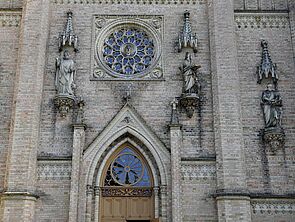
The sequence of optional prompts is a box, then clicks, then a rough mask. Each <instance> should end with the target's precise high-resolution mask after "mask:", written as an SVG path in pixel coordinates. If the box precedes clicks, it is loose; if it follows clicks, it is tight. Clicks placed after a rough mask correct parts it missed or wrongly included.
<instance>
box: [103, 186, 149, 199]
mask: <svg viewBox="0 0 295 222" xmlns="http://www.w3.org/2000/svg"><path fill="white" fill-rule="evenodd" d="M101 192H102V196H103V197H132V196H135V197H150V196H152V194H153V190H152V188H146V187H143V188H140V187H136V188H135V187H103V188H101Z"/></svg>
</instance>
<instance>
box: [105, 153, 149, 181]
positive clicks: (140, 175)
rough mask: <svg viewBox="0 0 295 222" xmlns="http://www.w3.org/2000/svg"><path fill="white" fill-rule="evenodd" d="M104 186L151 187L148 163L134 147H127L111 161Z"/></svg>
mask: <svg viewBox="0 0 295 222" xmlns="http://www.w3.org/2000/svg"><path fill="white" fill-rule="evenodd" d="M104 186H107V187H109V186H125V187H150V186H151V178H150V175H149V171H148V168H147V165H146V164H145V162H144V161H143V159H142V158H141V157H140V156H139V155H138V154H137V153H136V152H135V151H134V150H133V149H131V148H129V147H126V148H124V149H123V150H121V151H120V152H119V153H118V154H117V155H116V156H115V158H114V159H113V160H112V162H111V163H110V165H109V167H108V169H107V171H106V176H105V180H104Z"/></svg>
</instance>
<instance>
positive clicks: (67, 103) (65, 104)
mask: <svg viewBox="0 0 295 222" xmlns="http://www.w3.org/2000/svg"><path fill="white" fill-rule="evenodd" d="M54 104H55V106H56V107H57V108H58V110H59V113H60V115H61V117H65V116H67V114H68V112H69V111H70V109H71V108H72V107H73V106H74V104H75V97H74V96H70V95H57V96H56V97H55V98H54Z"/></svg>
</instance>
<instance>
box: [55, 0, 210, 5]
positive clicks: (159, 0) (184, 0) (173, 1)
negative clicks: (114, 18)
mask: <svg viewBox="0 0 295 222" xmlns="http://www.w3.org/2000/svg"><path fill="white" fill-rule="evenodd" d="M52 2H53V3H55V4H110V5H113V4H130V5H132V4H135V5H144V4H150V5H180V4H181V5H196V4H205V3H206V2H207V1H206V0H52Z"/></svg>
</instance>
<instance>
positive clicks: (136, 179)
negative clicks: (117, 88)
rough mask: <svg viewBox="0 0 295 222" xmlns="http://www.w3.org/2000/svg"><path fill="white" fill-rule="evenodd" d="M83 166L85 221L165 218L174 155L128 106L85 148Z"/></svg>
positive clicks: (107, 221) (105, 221) (153, 219)
mask: <svg viewBox="0 0 295 222" xmlns="http://www.w3.org/2000/svg"><path fill="white" fill-rule="evenodd" d="M83 166H84V167H83V168H84V169H85V171H84V172H85V177H84V179H85V182H86V184H85V187H87V188H88V192H87V191H86V192H85V193H86V196H85V198H86V206H85V207H86V208H85V211H86V213H85V217H86V221H94V222H126V221H133V222H135V221H142V222H144V221H157V219H158V218H162V219H163V221H166V218H167V212H169V210H170V209H167V208H168V198H169V196H168V192H167V187H168V186H169V185H168V183H169V182H170V181H171V178H170V173H169V172H170V169H169V166H170V153H169V151H168V149H167V148H166V147H165V145H164V144H163V143H162V142H161V141H160V140H159V138H158V137H157V136H156V134H155V133H154V132H153V131H152V130H151V129H150V127H148V126H147V124H146V123H145V121H144V120H143V119H142V118H141V117H140V115H139V114H138V113H137V112H136V111H135V110H134V108H133V107H131V106H130V105H129V104H126V105H125V106H123V107H122V109H121V110H120V111H119V112H118V114H117V115H116V116H115V117H114V118H113V119H112V120H111V122H110V123H109V124H108V126H107V127H106V128H105V129H104V130H103V131H102V132H101V133H100V134H99V135H98V136H97V138H96V139H95V140H94V141H93V142H92V143H91V144H90V146H89V147H88V148H87V149H86V150H85V151H84V153H83ZM90 188H91V189H93V190H94V192H91V191H89V189H90ZM91 189H90V190H91ZM159 191H160V192H159ZM82 207H83V206H81V208H82Z"/></svg>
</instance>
